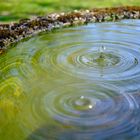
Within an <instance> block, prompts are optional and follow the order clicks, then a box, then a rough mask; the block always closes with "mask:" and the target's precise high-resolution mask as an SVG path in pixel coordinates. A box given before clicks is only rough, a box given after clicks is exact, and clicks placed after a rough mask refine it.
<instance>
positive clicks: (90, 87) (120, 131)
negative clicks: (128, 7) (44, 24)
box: [0, 20, 140, 140]
mask: <svg viewBox="0 0 140 140" xmlns="http://www.w3.org/2000/svg"><path fill="white" fill-rule="evenodd" d="M139 26H140V21H139V20H129V21H128V20H124V21H121V22H115V23H100V24H99V23H97V24H96V23H95V24H89V25H87V26H79V27H74V28H65V29H62V30H60V31H54V32H50V33H49V34H48V33H47V34H46V33H43V34H40V35H37V36H34V37H32V38H30V39H29V40H26V41H23V42H20V43H18V44H17V45H16V47H13V48H12V49H10V50H9V51H8V52H7V53H5V54H3V55H2V57H0V64H1V65H0V74H1V76H0V120H1V121H0V123H1V126H0V138H1V139H3V140H7V139H10V138H11V137H12V138H13V140H17V139H20V140H25V138H28V137H29V139H30V136H29V135H31V139H33V140H38V139H42V140H45V139H51V140H53V139H55V140H56V139H58V140H60V139H62V140H66V139H69V140H71V139H73V140H85V139H86V140H87V139H89V140H93V138H95V139H105V138H106V139H133V140H135V139H136V140H137V139H139V136H140V133H139V129H140V125H139V124H140V119H139V115H140V108H139V105H140V83H139V81H140V41H139V36H140V32H139V30H140V28H139ZM48 132H49V133H48ZM31 133H32V134H31ZM5 134H6V135H5ZM32 136H33V138H32ZM31 139H30V140H31Z"/></svg>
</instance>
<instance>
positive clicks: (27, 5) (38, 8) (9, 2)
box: [0, 0, 140, 22]
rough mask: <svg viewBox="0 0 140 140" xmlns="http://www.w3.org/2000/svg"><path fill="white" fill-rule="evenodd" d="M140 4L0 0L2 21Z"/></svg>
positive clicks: (139, 0)
mask: <svg viewBox="0 0 140 140" xmlns="http://www.w3.org/2000/svg"><path fill="white" fill-rule="evenodd" d="M124 5H130V6H135V5H136V6H140V0H0V22H11V21H17V20H18V19H20V18H27V17H32V16H36V15H45V14H48V13H52V12H61V11H64V12H65V11H71V10H75V9H92V8H95V7H114V6H124Z"/></svg>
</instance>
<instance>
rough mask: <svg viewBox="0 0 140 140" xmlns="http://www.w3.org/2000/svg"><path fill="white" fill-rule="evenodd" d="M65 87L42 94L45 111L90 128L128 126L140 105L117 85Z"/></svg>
mask: <svg viewBox="0 0 140 140" xmlns="http://www.w3.org/2000/svg"><path fill="white" fill-rule="evenodd" d="M65 88H67V89H68V91H67V90H64V88H59V89H57V90H52V91H51V92H50V93H49V94H48V95H46V97H45V98H44V104H45V106H46V111H47V112H48V113H49V115H51V116H52V117H53V118H54V119H56V120H57V121H60V122H61V123H64V124H67V125H68V124H71V125H74V126H82V127H87V129H90V130H91V129H92V131H93V132H94V131H97V130H100V131H101V130H104V129H105V130H107V129H110V128H115V127H116V128H117V127H118V126H119V128H123V127H126V125H127V126H128V127H131V125H130V124H131V123H130V122H131V121H133V115H134V114H135V113H136V111H137V109H138V108H139V105H138V104H137V102H136V101H135V99H134V98H133V96H131V95H129V94H128V95H124V94H121V93H120V91H119V90H118V89H117V88H116V87H114V86H111V85H105V84H102V85H97V84H96V85H94V84H89V83H88V84H73V85H69V86H65ZM48 106H49V107H48ZM124 124H125V125H124ZM124 131H125V129H124Z"/></svg>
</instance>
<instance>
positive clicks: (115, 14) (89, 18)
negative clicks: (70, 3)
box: [0, 6, 140, 54]
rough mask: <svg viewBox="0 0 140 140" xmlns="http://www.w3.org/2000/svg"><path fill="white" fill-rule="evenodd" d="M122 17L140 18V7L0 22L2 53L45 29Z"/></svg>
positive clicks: (0, 51) (94, 10) (86, 11)
mask: <svg viewBox="0 0 140 140" xmlns="http://www.w3.org/2000/svg"><path fill="white" fill-rule="evenodd" d="M120 19H140V7H136V6H132V7H119V8H99V9H93V10H81V11H80V10H74V11H73V12H69V13H64V12H62V13H60V14H58V13H53V14H49V15H47V16H42V17H41V16H39V17H32V18H31V19H27V18H26V19H21V20H20V21H19V22H18V23H13V22H12V23H11V24H0V54H1V53H2V51H4V50H5V48H6V47H7V46H9V45H10V44H11V43H16V42H18V41H20V40H22V39H24V38H28V37H31V36H32V35H34V34H38V33H40V32H43V31H51V30H53V29H55V28H61V27H68V26H71V25H79V24H87V23H89V22H103V21H105V22H107V21H116V20H120Z"/></svg>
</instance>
